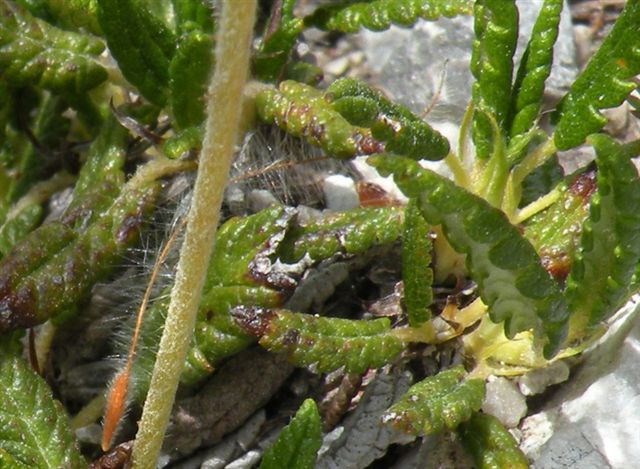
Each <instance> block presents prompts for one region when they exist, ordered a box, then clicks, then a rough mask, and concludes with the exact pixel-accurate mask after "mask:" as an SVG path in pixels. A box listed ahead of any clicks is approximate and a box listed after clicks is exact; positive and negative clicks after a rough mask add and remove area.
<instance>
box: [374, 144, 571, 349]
mask: <svg viewBox="0 0 640 469" xmlns="http://www.w3.org/2000/svg"><path fill="white" fill-rule="evenodd" d="M369 163H370V164H372V165H373V166H374V167H375V168H377V169H378V171H380V172H381V173H382V174H385V175H386V174H393V176H394V180H395V182H396V184H398V186H399V187H400V189H401V190H402V191H403V192H404V193H405V195H406V196H407V197H410V198H416V199H417V202H418V207H419V208H420V210H421V211H422V213H423V215H424V216H425V218H426V220H427V221H428V222H429V223H431V224H433V225H439V224H441V225H442V227H443V230H444V233H445V236H446V237H447V239H448V240H449V242H450V243H451V245H452V246H453V247H454V248H455V249H456V250H457V251H458V252H460V253H463V254H466V255H467V265H468V267H469V270H470V272H471V277H472V278H473V279H474V280H475V281H476V282H477V283H478V288H479V291H480V296H481V297H482V300H483V301H484V303H485V304H486V305H487V306H488V307H489V311H490V315H491V319H492V320H493V321H494V322H501V321H505V333H506V334H507V336H509V337H513V336H514V335H515V334H516V333H517V332H520V331H524V330H528V329H534V332H535V334H536V336H537V337H538V338H541V339H543V342H546V344H545V356H552V355H553V354H554V353H555V352H556V351H557V349H558V347H559V346H560V344H561V343H562V341H563V340H564V337H565V334H566V322H567V316H568V310H567V306H566V304H565V302H564V299H563V297H562V295H561V294H560V290H559V288H558V286H557V285H556V283H555V282H554V281H553V279H551V277H550V276H549V274H548V273H547V272H546V271H545V270H544V268H543V267H542V265H541V263H540V258H539V257H538V255H537V254H536V252H535V250H534V248H533V246H531V244H530V243H529V242H528V241H527V240H526V239H525V238H523V237H522V235H520V233H519V232H518V229H517V228H516V227H515V226H513V225H511V224H510V223H509V221H508V220H507V218H506V216H505V215H504V213H502V212H501V211H500V210H498V209H496V208H494V207H492V206H490V205H489V204H488V203H487V202H486V201H485V200H483V199H481V198H479V197H477V196H475V195H473V194H471V193H469V192H467V191H466V190H464V189H462V188H460V187H458V186H456V185H455V184H454V183H453V182H451V181H449V180H448V179H446V178H443V177H442V176H439V175H437V174H436V173H434V172H432V171H429V170H427V169H423V168H421V167H420V166H419V165H418V164H417V163H416V162H414V161H411V160H408V159H406V158H400V157H395V156H394V157H392V156H386V155H378V156H374V157H370V158H369Z"/></svg>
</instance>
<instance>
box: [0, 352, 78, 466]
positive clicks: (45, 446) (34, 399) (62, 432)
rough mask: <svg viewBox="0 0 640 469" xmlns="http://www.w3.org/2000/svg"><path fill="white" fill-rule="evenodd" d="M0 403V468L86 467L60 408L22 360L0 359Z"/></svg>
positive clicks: (47, 389) (40, 380) (43, 383)
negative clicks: (0, 404)
mask: <svg viewBox="0 0 640 469" xmlns="http://www.w3.org/2000/svg"><path fill="white" fill-rule="evenodd" d="M0 401H1V402H2V406H0V465H1V466H2V467H30V468H34V467H44V468H57V467H65V468H85V467H87V463H86V461H84V460H83V458H82V456H81V455H80V452H79V450H78V447H77V443H76V442H75V440H74V436H73V432H72V431H71V429H70V428H69V424H68V422H67V415H66V414H65V412H64V409H63V408H62V405H61V404H60V403H59V402H57V401H54V400H53V398H52V396H51V390H50V389H49V386H47V383H45V381H44V380H43V379H42V378H41V377H40V376H38V375H37V374H35V373H34V372H33V371H32V370H31V369H30V368H29V365H28V364H27V363H26V362H25V361H24V360H23V359H22V358H19V357H9V356H6V355H5V356H3V357H2V358H0ZM4 462H6V463H7V464H9V465H6V466H5V465H3V464H1V463H4ZM13 463H16V464H17V465H16V466H14V465H13Z"/></svg>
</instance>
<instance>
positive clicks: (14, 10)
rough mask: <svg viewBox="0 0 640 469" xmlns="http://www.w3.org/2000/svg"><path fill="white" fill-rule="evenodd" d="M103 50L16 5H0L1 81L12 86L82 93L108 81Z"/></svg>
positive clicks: (91, 39) (102, 47)
mask: <svg viewBox="0 0 640 469" xmlns="http://www.w3.org/2000/svg"><path fill="white" fill-rule="evenodd" d="M26 31H28V32H29V34H25V32H26ZM103 49H104V44H103V43H102V42H101V41H99V40H97V39H95V38H91V37H89V36H87V35H83V34H78V33H74V32H71V31H64V30H62V29H58V28H56V27H55V26H52V25H50V24H48V23H46V22H44V21H42V20H40V19H37V18H34V17H33V16H31V14H29V13H28V12H27V11H25V10H23V9H22V8H21V7H18V6H17V5H15V4H11V3H9V2H6V1H2V2H0V78H2V79H4V80H6V81H7V82H8V83H9V84H10V85H11V86H14V87H22V86H29V85H35V86H39V87H41V88H44V89H47V90H50V91H53V92H54V93H70V94H79V93H83V92H85V91H87V90H90V89H92V88H95V87H96V86H98V85H99V84H100V83H102V82H103V81H105V80H106V79H107V71H106V70H105V69H104V68H103V67H102V66H101V65H100V64H99V63H98V61H97V59H98V56H99V55H100V53H101V52H102V51H103Z"/></svg>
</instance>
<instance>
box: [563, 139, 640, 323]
mask: <svg viewBox="0 0 640 469" xmlns="http://www.w3.org/2000/svg"><path fill="white" fill-rule="evenodd" d="M589 143H590V144H592V145H593V146H594V147H595V149H596V164H597V166H598V173H597V186H598V188H597V190H596V192H595V194H594V195H593V197H592V199H591V207H590V210H589V218H588V220H587V222H586V223H585V225H584V227H583V231H582V238H581V240H580V249H579V252H578V254H577V255H576V258H575V260H574V266H573V269H572V270H571V273H570V274H569V277H568V279H567V287H566V291H565V295H566V297H567V300H568V303H569V305H570V307H571V310H572V312H573V313H572V314H573V316H572V318H571V333H572V334H581V333H582V332H588V331H589V330H590V329H591V328H593V327H594V326H596V325H597V324H598V323H600V321H603V320H605V319H607V318H608V317H609V316H611V315H612V314H613V313H614V312H615V311H616V310H617V309H618V308H619V307H620V306H621V302H622V301H623V299H624V298H625V297H626V295H627V294H628V285H629V282H630V280H631V277H632V275H633V273H634V271H635V268H636V266H637V265H638V260H639V259H640V243H639V242H638V239H640V213H639V212H638V207H639V206H640V178H638V173H637V170H636V168H635V167H634V165H633V163H632V162H631V161H630V159H631V158H632V157H633V156H636V155H637V154H638V153H639V149H638V148H637V146H631V145H630V146H624V145H620V144H618V143H616V142H615V141H614V140H612V139H611V138H609V137H607V136H605V135H602V134H594V135H592V136H591V137H589Z"/></svg>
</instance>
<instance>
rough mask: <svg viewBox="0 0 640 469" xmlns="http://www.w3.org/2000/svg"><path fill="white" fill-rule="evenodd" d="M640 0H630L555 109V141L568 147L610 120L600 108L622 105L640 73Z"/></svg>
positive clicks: (596, 130)
mask: <svg viewBox="0 0 640 469" xmlns="http://www.w3.org/2000/svg"><path fill="white" fill-rule="evenodd" d="M638 24H640V0H629V1H627V2H626V5H625V8H624V10H623V11H622V13H621V14H620V16H619V17H618V19H617V21H616V23H615V25H614V27H613V29H612V30H611V32H610V33H609V35H608V36H607V37H606V39H605V40H604V42H603V43H602V45H601V46H600V48H599V49H598V51H597V52H596V53H595V55H594V56H593V57H592V58H591V60H590V61H589V63H588V64H587V66H586V68H585V69H584V70H583V71H582V73H581V74H580V76H578V78H577V79H576V81H574V82H573V84H572V85H571V88H570V89H569V92H568V93H567V94H566V95H565V97H564V98H563V99H562V101H561V102H560V104H559V105H558V108H557V110H556V113H555V120H556V129H555V132H554V142H555V144H556V146H557V147H558V149H560V150H568V149H569V148H573V147H576V146H578V145H580V144H582V143H583V142H584V140H585V138H587V136H588V135H589V134H592V133H594V132H598V131H599V130H600V129H601V128H602V127H604V126H605V124H606V123H607V122H608V120H607V118H606V117H604V116H603V115H602V114H601V113H600V110H602V109H606V108H612V107H616V106H619V105H620V104H621V103H622V102H623V101H624V100H625V99H626V97H627V96H628V95H629V93H631V92H632V91H633V90H634V89H635V88H636V86H637V85H636V83H634V81H633V80H632V78H633V77H634V76H636V75H637V74H638V73H640V35H638Z"/></svg>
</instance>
